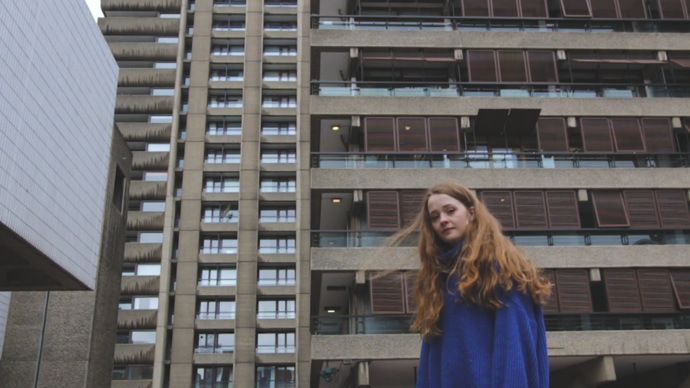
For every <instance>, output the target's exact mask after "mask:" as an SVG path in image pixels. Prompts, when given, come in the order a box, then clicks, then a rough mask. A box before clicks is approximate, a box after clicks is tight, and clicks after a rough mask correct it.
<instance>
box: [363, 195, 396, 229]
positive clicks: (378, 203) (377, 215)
mask: <svg viewBox="0 0 690 388" xmlns="http://www.w3.org/2000/svg"><path fill="white" fill-rule="evenodd" d="M367 209H368V213H367V216H368V222H369V229H399V228H400V216H399V214H400V213H399V206H398V193H397V192H395V191H370V192H368V193H367Z"/></svg>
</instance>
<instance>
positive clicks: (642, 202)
mask: <svg viewBox="0 0 690 388" xmlns="http://www.w3.org/2000/svg"><path fill="white" fill-rule="evenodd" d="M623 197H624V198H625V206H626V207H627V208H628V216H629V217H630V226H631V227H633V228H658V227H659V216H658V215H657V213H656V201H655V200H654V192H653V191H651V190H625V191H624V192H623Z"/></svg>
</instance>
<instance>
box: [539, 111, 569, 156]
mask: <svg viewBox="0 0 690 388" xmlns="http://www.w3.org/2000/svg"><path fill="white" fill-rule="evenodd" d="M537 138H538V140H539V150H540V151H542V152H568V151H570V148H569V147H568V132H567V131H566V127H565V119H563V118H540V119H539V121H537Z"/></svg>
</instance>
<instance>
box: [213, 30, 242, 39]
mask: <svg viewBox="0 0 690 388" xmlns="http://www.w3.org/2000/svg"><path fill="white" fill-rule="evenodd" d="M244 35H245V32H244V31H223V30H212V31H211V38H214V39H244Z"/></svg>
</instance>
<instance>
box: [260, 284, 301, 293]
mask: <svg viewBox="0 0 690 388" xmlns="http://www.w3.org/2000/svg"><path fill="white" fill-rule="evenodd" d="M295 290H296V286H257V287H256V295H295Z"/></svg>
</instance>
